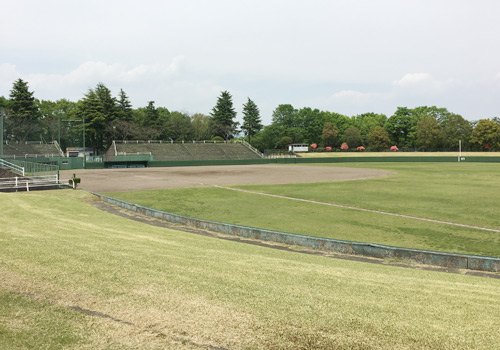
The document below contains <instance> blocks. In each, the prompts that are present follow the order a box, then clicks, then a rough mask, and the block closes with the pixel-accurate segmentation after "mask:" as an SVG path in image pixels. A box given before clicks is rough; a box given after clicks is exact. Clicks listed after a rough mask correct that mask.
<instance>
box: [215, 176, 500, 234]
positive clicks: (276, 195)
mask: <svg viewBox="0 0 500 350" xmlns="http://www.w3.org/2000/svg"><path fill="white" fill-rule="evenodd" d="M212 186H213V187H216V188H220V189H225V190H231V191H237V192H243V193H250V194H256V195H261V196H267V197H274V198H280V199H288V200H294V201H298V202H305V203H311V204H319V205H327V206H330V207H336V208H342V209H350V210H357V211H363V212H367V213H374V214H381V215H389V216H396V217H401V218H405V219H412V220H419V221H426V222H432V223H435V224H442V225H451V226H457V227H463V228H470V229H474V230H482V231H489V232H497V233H500V230H499V229H494V228H488V227H481V226H474V225H466V224H459V223H457V222H451V221H443V220H436V219H429V218H423V217H419V216H412V215H406V214H397V213H391V212H388V211H381V210H375V209H365V208H359V207H354V206H351V205H345V204H336V203H328V202H319V201H315V200H311V199H303V198H295V197H288V196H282V195H279V194H271V193H265V192H257V191H250V190H244V189H241V188H234V187H226V186H220V185H212Z"/></svg>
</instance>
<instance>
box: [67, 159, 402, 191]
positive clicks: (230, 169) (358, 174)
mask: <svg viewBox="0 0 500 350" xmlns="http://www.w3.org/2000/svg"><path fill="white" fill-rule="evenodd" d="M73 174H76V177H79V178H81V184H80V186H79V187H80V188H83V189H85V190H89V191H94V192H120V191H138V190H154V189H168V188H178V187H194V186H211V185H254V184H288V183H314V182H327V181H346V180H360V179H369V178H374V177H378V176H386V175H389V174H393V173H391V172H389V171H384V170H375V169H355V168H343V167H342V168H341V167H316V166H291V165H274V164H263V165H225V166H199V167H197V166H193V167H175V168H174V167H172V168H133V169H97V170H93V169H86V170H71V171H63V172H61V180H63V181H64V182H67V180H68V179H70V178H71V177H72V176H73Z"/></svg>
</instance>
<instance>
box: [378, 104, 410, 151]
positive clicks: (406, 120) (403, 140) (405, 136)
mask: <svg viewBox="0 0 500 350" xmlns="http://www.w3.org/2000/svg"><path fill="white" fill-rule="evenodd" d="M385 129H386V130H387V133H388V134H389V137H390V139H391V141H392V143H393V144H395V145H397V146H398V147H399V148H403V147H406V148H409V147H414V146H415V144H414V141H415V139H416V131H417V120H416V118H415V117H414V115H413V114H412V111H411V109H409V108H406V107H398V109H397V111H396V113H394V115H393V116H391V117H390V118H389V119H388V120H387V122H386V123H385Z"/></svg>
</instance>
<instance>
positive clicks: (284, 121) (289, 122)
mask: <svg viewBox="0 0 500 350" xmlns="http://www.w3.org/2000/svg"><path fill="white" fill-rule="evenodd" d="M272 121H273V124H274V125H277V126H279V127H282V128H296V127H300V126H301V123H300V122H299V116H298V110H296V109H295V108H293V106H292V105H289V104H285V105H279V106H278V107H276V109H275V110H274V111H273V116H272Z"/></svg>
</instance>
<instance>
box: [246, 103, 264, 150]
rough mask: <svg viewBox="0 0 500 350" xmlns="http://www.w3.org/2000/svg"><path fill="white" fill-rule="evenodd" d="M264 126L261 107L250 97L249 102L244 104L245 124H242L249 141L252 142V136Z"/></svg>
mask: <svg viewBox="0 0 500 350" xmlns="http://www.w3.org/2000/svg"><path fill="white" fill-rule="evenodd" d="M262 127H263V126H262V121H261V120H260V112H259V108H258V107H257V105H256V104H255V103H254V102H253V101H252V100H251V99H250V98H248V101H247V103H246V104H244V105H243V124H242V126H241V130H243V131H244V132H245V135H247V136H248V143H250V138H251V136H253V135H255V134H256V133H258V132H259V131H260V130H262Z"/></svg>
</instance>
